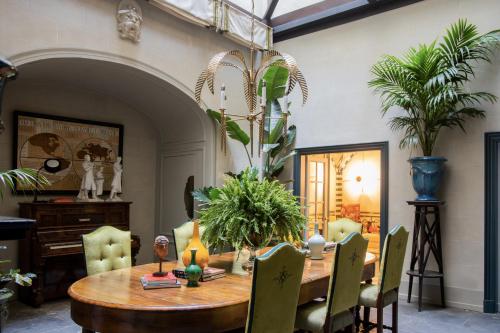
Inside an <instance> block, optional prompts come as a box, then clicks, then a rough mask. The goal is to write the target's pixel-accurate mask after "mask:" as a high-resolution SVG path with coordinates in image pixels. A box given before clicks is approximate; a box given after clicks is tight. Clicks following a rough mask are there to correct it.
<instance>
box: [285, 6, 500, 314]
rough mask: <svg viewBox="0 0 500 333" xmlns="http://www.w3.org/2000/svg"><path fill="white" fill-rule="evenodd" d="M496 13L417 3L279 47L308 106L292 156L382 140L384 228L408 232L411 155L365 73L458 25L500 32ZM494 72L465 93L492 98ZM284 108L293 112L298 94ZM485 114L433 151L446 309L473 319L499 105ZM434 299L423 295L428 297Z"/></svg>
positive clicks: (498, 78) (298, 115)
mask: <svg viewBox="0 0 500 333" xmlns="http://www.w3.org/2000/svg"><path fill="white" fill-rule="evenodd" d="M498 13H500V1H497V0H480V1H471V0H426V1H422V2H419V3H416V4H413V5H410V6H407V7H404V8H400V9H397V10H393V11H390V12H386V13H383V14H379V15H376V16H371V17H368V18H365V19H362V20H358V21H354V22H351V23H348V24H344V25H340V26H336V27H332V28H330V29H326V30H322V31H319V32H316V33H313V34H308V35H304V36H301V37H298V38H294V39H291V40H287V41H284V42H281V43H278V44H277V48H278V49H280V50H281V51H284V52H287V53H290V54H292V55H293V56H295V57H296V59H297V61H298V63H299V65H300V67H301V69H302V71H303V73H304V75H305V77H306V79H307V81H308V83H309V88H310V100H309V102H308V104H307V105H306V106H305V108H304V110H301V111H298V112H294V118H295V119H294V121H295V123H296V124H297V127H298V135H297V147H310V146H326V145H336V144H347V143H362V142H374V141H386V140H387V141H389V143H390V144H389V146H390V148H389V224H390V226H394V225H396V224H403V225H404V226H405V227H406V228H408V229H411V227H412V221H413V220H412V214H413V211H412V209H411V208H410V207H408V206H407V204H406V202H405V200H411V199H413V198H414V197H415V194H414V192H413V190H412V187H411V183H410V175H409V172H410V169H409V166H408V163H407V162H406V160H407V159H408V157H409V156H410V152H409V151H401V150H399V149H398V142H399V138H400V136H399V135H398V134H397V133H393V132H391V131H390V130H389V129H388V127H387V125H386V123H387V121H388V119H382V118H381V116H380V112H379V109H380V107H379V106H380V102H379V97H378V96H375V95H374V94H373V93H372V91H371V90H370V89H368V87H367V82H368V81H369V79H370V77H371V76H370V67H371V65H372V64H374V63H375V62H376V61H377V60H378V59H380V57H381V56H382V55H383V54H395V55H401V54H402V53H403V52H404V51H406V50H407V49H408V48H409V47H411V46H417V45H418V44H419V43H428V42H431V41H432V40H433V39H434V38H436V37H437V36H438V35H440V34H441V33H442V32H443V31H444V30H445V28H447V27H448V26H449V25H450V24H451V23H452V22H455V21H456V20H458V19H459V18H467V19H469V20H470V21H471V22H473V23H475V24H477V25H478V26H479V29H480V31H481V32H487V31H490V30H493V29H496V28H499V27H500V22H499V20H498ZM499 65H500V56H499V57H497V58H496V59H495V60H494V62H493V64H491V65H483V66H481V68H480V69H479V70H478V72H477V74H478V75H477V80H476V81H475V83H474V84H473V86H472V88H473V89H477V90H486V91H490V92H492V93H495V94H497V95H500V75H499V74H500V66H499ZM293 105H295V106H297V105H300V102H299V96H298V94H297V95H295V98H294V99H293ZM484 109H485V110H487V120H484V121H470V122H469V123H468V124H467V135H463V134H462V133H461V132H460V131H457V130H455V131H448V130H445V131H443V132H442V134H441V136H440V139H439V142H438V147H437V151H436V152H435V154H436V155H443V156H446V157H447V158H448V163H447V170H446V179H445V181H444V187H443V191H442V193H441V198H442V199H444V200H446V201H447V204H446V206H445V208H444V212H443V220H442V234H443V251H444V268H445V284H446V287H447V289H446V295H447V300H448V304H449V305H453V306H457V307H464V308H471V309H476V310H481V309H482V301H483V288H484V287H483V271H484V267H483V251H484V242H483V238H484V237H483V231H484V227H483V225H484V216H483V215H484V214H483V202H484V196H483V192H484V181H483V176H484V171H483V169H484V155H483V150H484V147H483V145H484V143H483V142H484V138H483V133H484V132H486V131H499V130H500V112H499V111H500V104H495V105H493V106H492V105H488V104H486V105H484ZM292 111H293V110H292ZM407 255H408V256H407V257H409V249H407ZM407 266H408V263H407ZM405 279H406V277H405ZM435 282H436V281H428V283H435ZM414 290H416V288H414ZM405 291H406V290H405V288H403V290H402V292H405ZM435 291H436V288H435V287H430V288H427V296H428V297H430V296H431V294H432V293H434V294H438V293H435Z"/></svg>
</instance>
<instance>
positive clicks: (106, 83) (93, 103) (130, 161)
mask: <svg viewBox="0 0 500 333" xmlns="http://www.w3.org/2000/svg"><path fill="white" fill-rule="evenodd" d="M9 58H10V60H12V61H13V63H14V64H16V65H17V66H18V68H19V73H20V75H19V77H18V79H17V80H15V81H13V82H11V83H9V85H8V87H7V89H6V93H5V96H4V103H5V104H4V114H3V115H2V118H3V119H4V122H5V123H6V127H7V131H6V132H5V133H4V134H3V135H2V136H1V137H0V147H1V149H0V156H1V158H0V161H1V162H0V167H1V168H2V170H5V169H9V168H11V167H12V163H13V161H12V157H11V156H12V151H13V149H15V147H13V133H12V130H13V115H12V113H13V111H15V110H22V111H30V112H36V113H43V114H49V115H57V116H65V117H71V118H80V119H88V120H95V121H105V122H112V123H118V124H122V125H124V145H123V148H124V149H123V150H124V151H123V155H124V156H123V159H124V175H123V195H122V196H123V199H124V200H127V201H132V202H133V204H132V206H131V211H130V226H131V230H132V232H133V233H135V234H138V235H139V236H141V239H142V244H143V246H142V249H141V252H140V254H139V258H138V259H139V263H141V262H142V263H144V262H150V261H151V260H152V259H153V256H152V250H151V246H149V244H151V243H152V240H153V238H154V235H155V234H158V233H164V234H167V235H168V234H170V233H171V230H172V228H173V227H175V226H178V225H179V224H181V223H183V222H185V221H186V220H187V215H186V212H185V209H184V202H183V195H184V184H185V182H186V179H187V177H188V176H190V175H194V176H195V186H204V185H212V184H213V183H214V181H215V154H214V146H215V136H214V125H213V123H212V122H211V121H210V119H208V117H207V116H206V114H205V113H204V112H203V110H202V109H201V108H200V107H199V106H198V105H197V104H196V103H195V102H194V100H193V99H192V91H191V90H190V89H189V88H187V87H185V86H184V85H183V84H182V83H180V82H179V81H178V80H176V79H175V78H173V77H171V76H169V75H168V74H166V73H163V72H162V71H160V70H157V69H155V68H153V67H150V66H148V65H147V64H144V63H140V62H138V61H136V60H131V59H127V58H124V57H121V56H115V55H110V54H103V53H97V52H95V53H91V52H89V51H87V50H85V51H79V50H45V51H38V52H36V53H29V54H28V53H24V54H20V55H17V56H11V57H9ZM28 200H31V196H29V195H27V196H26V197H25V198H23V197H19V196H8V198H6V199H5V200H4V202H3V205H2V207H1V212H2V215H12V216H15V215H17V214H18V212H17V203H18V202H19V201H28ZM15 248H16V246H10V250H9V252H10V253H9V255H8V256H9V257H10V258H12V259H14V258H15V257H16V252H17V251H16V250H15ZM13 262H16V260H13Z"/></svg>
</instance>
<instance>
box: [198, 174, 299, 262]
mask: <svg viewBox="0 0 500 333" xmlns="http://www.w3.org/2000/svg"><path fill="white" fill-rule="evenodd" d="M200 224H201V225H202V226H204V227H205V232H204V233H203V236H202V239H203V241H204V242H206V243H208V244H210V245H211V246H213V247H214V248H222V247H223V246H224V245H226V244H230V245H232V246H233V247H235V248H236V249H237V250H242V249H243V248H246V249H248V250H249V251H250V258H249V261H248V262H246V263H245V264H244V269H245V270H247V271H250V270H251V268H252V266H253V259H254V258H255V255H256V251H257V250H258V249H261V248H263V247H265V246H267V245H268V244H269V242H270V241H271V238H277V239H278V240H280V241H299V240H300V239H301V235H302V231H303V230H304V227H305V217H304V215H302V213H301V211H300V206H299V203H298V202H297V200H296V198H295V196H294V195H293V194H292V193H291V192H290V191H288V190H287V189H286V188H285V186H284V185H282V184H280V183H279V182H278V181H277V180H273V181H272V180H269V179H266V178H264V179H262V180H259V178H258V170H257V169H254V168H247V169H246V170H244V171H243V172H242V174H241V175H240V176H239V177H227V179H226V182H225V183H224V185H223V186H222V187H221V188H217V189H212V190H211V191H210V195H209V202H208V205H207V206H206V208H204V209H202V210H201V212H200Z"/></svg>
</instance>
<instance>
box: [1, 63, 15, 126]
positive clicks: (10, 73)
mask: <svg viewBox="0 0 500 333" xmlns="http://www.w3.org/2000/svg"><path fill="white" fill-rule="evenodd" d="M16 76H17V68H16V67H15V66H14V65H12V64H11V63H10V62H9V61H8V60H6V59H3V58H1V57H0V134H2V133H3V131H4V130H5V125H4V123H3V121H2V99H3V92H4V90H5V86H6V85H7V81H9V80H14V79H15V78H16Z"/></svg>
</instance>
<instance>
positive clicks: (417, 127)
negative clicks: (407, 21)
mask: <svg viewBox="0 0 500 333" xmlns="http://www.w3.org/2000/svg"><path fill="white" fill-rule="evenodd" d="M499 46H500V30H494V31H491V32H489V33H486V34H483V35H481V34H479V32H478V29H477V27H476V26H475V25H473V24H470V23H468V22H467V21H466V20H459V21H458V22H457V23H455V24H453V25H452V26H451V27H450V28H449V29H448V30H447V31H446V34H445V36H444V37H443V38H442V40H441V41H440V42H437V41H434V42H432V43H430V44H428V45H426V44H421V45H419V46H418V47H416V48H410V49H409V50H408V52H406V54H404V55H403V56H402V57H395V56H390V55H386V56H383V57H382V59H381V60H380V61H379V62H377V63H376V64H375V65H373V66H372V69H371V72H372V74H373V75H374V78H373V79H372V80H370V81H369V83H368V86H369V87H371V88H373V89H374V91H375V92H376V93H378V94H380V98H381V113H382V115H386V113H387V112H388V111H389V110H390V109H392V108H401V109H403V110H404V111H405V113H404V115H402V116H398V117H395V118H392V119H391V121H390V127H391V129H392V130H395V131H401V132H402V134H403V138H402V140H401V142H400V147H402V148H404V147H409V146H413V145H415V143H416V142H417V143H418V145H420V147H421V148H422V150H423V153H424V155H431V154H432V149H433V147H434V145H435V142H436V140H437V138H438V135H439V132H440V130H441V128H443V127H448V128H453V127H459V128H460V129H462V130H464V123H465V121H466V119H469V118H484V116H485V112H484V111H483V110H481V109H479V106H480V105H481V104H482V103H484V102H488V103H494V102H496V100H497V98H496V96H495V95H493V94H491V93H488V92H482V91H480V92H470V91H468V90H467V89H466V87H465V85H466V84H467V83H468V82H470V80H471V79H472V78H474V75H475V66H476V65H477V64H478V63H480V62H490V61H491V58H492V56H493V55H494V52H495V50H496V49H497V48H498V47H499Z"/></svg>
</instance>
